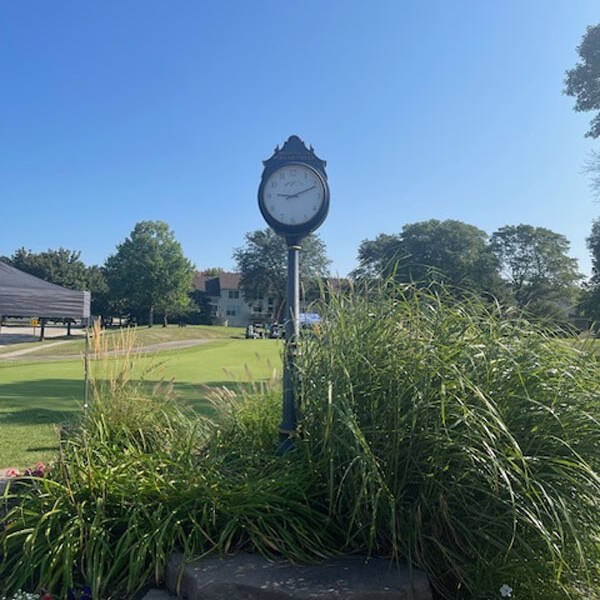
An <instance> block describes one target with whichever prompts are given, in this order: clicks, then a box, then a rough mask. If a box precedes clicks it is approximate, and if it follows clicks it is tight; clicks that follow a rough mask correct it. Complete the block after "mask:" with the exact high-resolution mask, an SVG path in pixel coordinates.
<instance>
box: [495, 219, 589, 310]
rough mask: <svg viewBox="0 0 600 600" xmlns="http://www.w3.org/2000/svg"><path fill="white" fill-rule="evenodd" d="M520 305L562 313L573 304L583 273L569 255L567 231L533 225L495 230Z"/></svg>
mask: <svg viewBox="0 0 600 600" xmlns="http://www.w3.org/2000/svg"><path fill="white" fill-rule="evenodd" d="M491 248H492V250H493V251H494V253H495V254H496V256H497V257H498V260H499V261H500V263H501V265H502V269H503V274H504V276H505V277H506V278H507V280H508V282H509V284H510V287H511V289H512V291H513V293H514V297H515V300H516V302H517V305H518V306H519V307H521V308H524V309H527V310H528V311H530V312H531V313H533V314H537V315H539V316H558V315H560V314H561V313H564V312H565V310H566V309H567V308H568V307H569V306H570V305H572V304H573V302H574V300H575V294H576V293H577V291H578V286H577V283H578V282H579V281H580V279H581V278H582V275H581V274H580V273H579V271H578V270H577V261H576V260H575V259H574V258H571V257H570V256H568V251H569V241H568V240H567V238H566V237H565V236H564V235H561V234H560V233H556V232H554V231H551V230H550V229H546V228H544V227H533V226H531V225H523V224H521V225H507V226H505V227H501V228H500V229H498V231H496V232H494V233H493V234H492V238H491Z"/></svg>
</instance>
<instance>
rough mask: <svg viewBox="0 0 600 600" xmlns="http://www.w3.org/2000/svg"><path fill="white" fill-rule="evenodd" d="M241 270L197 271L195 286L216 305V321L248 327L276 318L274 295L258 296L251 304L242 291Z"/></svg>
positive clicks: (269, 321) (232, 325)
mask: <svg viewBox="0 0 600 600" xmlns="http://www.w3.org/2000/svg"><path fill="white" fill-rule="evenodd" d="M241 278H242V276H241V274H240V273H225V272H223V273H218V274H217V275H205V274H204V273H203V272H201V271H197V272H196V274H195V276H194V287H195V288H196V289H197V290H199V291H202V292H205V293H206V295H207V296H208V298H209V300H210V303H211V304H212V305H213V307H214V315H215V323H217V324H218V323H227V325H230V326H231V327H245V326H246V325H249V324H250V323H265V322H267V323H271V322H273V321H274V315H273V311H274V298H272V297H267V298H261V299H258V300H257V301H256V302H254V303H252V304H248V303H247V302H246V301H245V300H244V297H243V295H242V292H241V290H240V280H241Z"/></svg>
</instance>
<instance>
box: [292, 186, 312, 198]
mask: <svg viewBox="0 0 600 600" xmlns="http://www.w3.org/2000/svg"><path fill="white" fill-rule="evenodd" d="M316 187H317V186H316V185H311V186H310V187H307V188H306V189H305V190H302V191H301V192H296V193H295V194H294V196H298V195H300V194H304V192H308V191H310V190H312V189H314V188H316Z"/></svg>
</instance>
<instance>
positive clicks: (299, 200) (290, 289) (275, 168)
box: [258, 135, 329, 454]
mask: <svg viewBox="0 0 600 600" xmlns="http://www.w3.org/2000/svg"><path fill="white" fill-rule="evenodd" d="M326 164H327V163H326V162H325V161H324V160H321V159H320V158H319V157H318V156H317V155H316V154H315V152H314V150H313V147H312V146H311V147H310V148H307V147H306V146H305V145H304V142H303V141H302V140H301V139H300V138H299V137H298V136H296V135H292V136H290V137H289V138H288V140H287V142H285V144H284V145H283V147H282V148H281V149H280V148H279V146H277V147H276V148H275V152H274V153H273V156H271V158H269V159H267V160H265V161H263V166H264V169H263V173H262V178H261V180H260V185H259V188H258V206H259V208H260V212H261V213H262V215H263V217H264V218H265V221H266V222H267V223H268V224H269V225H270V226H271V227H272V228H273V230H274V231H275V233H277V234H279V235H281V236H283V237H284V238H285V241H286V244H287V248H288V279H287V305H286V309H285V314H284V318H283V320H284V322H285V341H286V351H285V354H284V365H283V415H282V420H281V424H280V425H279V448H278V452H279V453H280V454H281V453H283V452H286V451H287V450H289V449H290V448H291V447H292V446H293V438H294V435H295V431H296V408H297V407H296V399H295V398H294V389H293V370H294V358H295V353H296V340H297V338H298V335H299V334H300V321H299V313H300V280H299V252H300V250H301V249H302V247H301V245H300V244H301V242H302V239H303V238H305V237H306V236H307V235H308V234H309V233H312V232H313V231H315V229H317V228H318V227H319V226H320V225H321V224H322V223H323V221H324V220H325V218H326V217H327V213H328V212H329V185H328V184H327V174H326V172H325V165H326Z"/></svg>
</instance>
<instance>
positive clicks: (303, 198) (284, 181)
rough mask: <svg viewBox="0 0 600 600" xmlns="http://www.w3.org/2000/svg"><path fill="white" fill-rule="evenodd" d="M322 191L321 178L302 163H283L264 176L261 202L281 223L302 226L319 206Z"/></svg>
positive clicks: (315, 212) (316, 211) (314, 213)
mask: <svg viewBox="0 0 600 600" xmlns="http://www.w3.org/2000/svg"><path fill="white" fill-rule="evenodd" d="M324 199H325V190H324V189H323V183H322V182H321V178H320V177H319V176H318V175H317V174H316V173H315V172H314V171H313V170H312V169H309V168H307V167H304V166H302V165H286V166H284V167H281V168H280V169H277V171H275V172H274V173H273V174H272V175H271V176H270V177H269V179H267V181H266V183H265V185H264V188H263V205H264V207H265V208H266V210H267V211H268V212H269V214H270V215H271V216H272V217H273V218H274V219H276V220H277V221H279V222H280V223H283V224H284V225H302V224H303V223H306V222H308V221H310V220H311V219H312V218H313V217H314V216H315V215H316V214H317V213H318V212H319V210H320V209H321V205H322V204H323V200H324Z"/></svg>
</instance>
